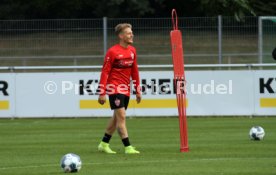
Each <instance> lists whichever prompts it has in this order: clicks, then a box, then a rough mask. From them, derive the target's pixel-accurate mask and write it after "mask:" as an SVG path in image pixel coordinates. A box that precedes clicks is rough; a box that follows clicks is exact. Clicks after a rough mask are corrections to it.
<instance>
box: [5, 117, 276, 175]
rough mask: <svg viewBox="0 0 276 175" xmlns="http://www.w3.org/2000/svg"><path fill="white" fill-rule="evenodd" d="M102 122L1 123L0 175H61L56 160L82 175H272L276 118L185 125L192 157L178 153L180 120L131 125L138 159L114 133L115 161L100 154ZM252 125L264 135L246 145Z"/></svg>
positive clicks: (199, 120) (275, 168) (197, 120)
mask: <svg viewBox="0 0 276 175" xmlns="http://www.w3.org/2000/svg"><path fill="white" fill-rule="evenodd" d="M107 120H108V119H107V118H76V119H13V120H12V119H1V120H0V174H3V175H19V174H20V175H46V174H47V175H48V174H49V175H59V174H64V173H63V172H62V171H61V168H60V167H59V161H60V159H61V157H62V156H63V155H64V154H66V153H69V152H73V153H76V154H78V155H80V157H81V159H82V162H83V165H82V169H81V171H80V172H79V173H77V174H79V175H160V174H161V175H162V174H164V175H179V174H187V175H252V174H258V175H275V174H276V118H275V117H257V118H248V117H218V118H217V117H208V118H204V117H201V118H188V130H189V147H190V152H188V153H180V152H179V133H178V120H177V118H128V119H127V125H128V129H129V135H130V141H131V143H132V144H133V145H134V146H135V147H137V149H138V150H140V151H141V154H140V155H125V154H124V153H123V146H122V143H121V141H120V139H119V137H118V134H117V133H116V134H115V135H114V137H113V138H112V140H111V147H112V148H113V149H114V150H115V151H117V154H116V155H106V154H103V153H99V152H97V145H98V143H99V141H100V139H101V137H102V135H103V133H104V130H103V129H104V128H105V126H106V123H107ZM254 125H260V126H262V127H263V128H264V129H265V131H266V136H265V139H264V140H262V141H251V140H249V138H248V132H249V129H250V128H251V127H252V126H254Z"/></svg>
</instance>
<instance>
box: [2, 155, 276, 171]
mask: <svg viewBox="0 0 276 175" xmlns="http://www.w3.org/2000/svg"><path fill="white" fill-rule="evenodd" d="M238 159H241V160H252V159H254V160H255V159H275V158H273V157H264V158H259V157H258V158H257V157H251V158H250V157H249V158H238V157H232V158H202V159H200V158H199V159H190V160H185V161H221V160H238ZM182 160H184V159H182ZM179 161H181V160H179V159H175V160H148V161H121V162H120V161H119V162H118V161H117V162H98V163H92V162H88V163H85V164H83V165H106V164H127V163H131V164H133V163H161V162H179ZM58 166H59V165H58V164H45V165H26V166H11V167H0V170H7V169H26V168H41V167H58Z"/></svg>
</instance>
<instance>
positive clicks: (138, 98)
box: [131, 52, 142, 103]
mask: <svg viewBox="0 0 276 175" xmlns="http://www.w3.org/2000/svg"><path fill="white" fill-rule="evenodd" d="M131 78H132V83H133V85H134V89H135V91H136V101H137V103H140V101H141V98H142V96H141V89H140V76H139V70H138V65H137V57H136V52H135V55H134V62H133V65H132V70H131Z"/></svg>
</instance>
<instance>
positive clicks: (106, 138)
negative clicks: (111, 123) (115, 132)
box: [102, 133, 112, 143]
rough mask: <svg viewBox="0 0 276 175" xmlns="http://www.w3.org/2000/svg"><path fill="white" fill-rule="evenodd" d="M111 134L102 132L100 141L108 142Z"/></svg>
mask: <svg viewBox="0 0 276 175" xmlns="http://www.w3.org/2000/svg"><path fill="white" fill-rule="evenodd" d="M111 137H112V135H109V134H107V133H104V136H103V139H102V141H103V142H105V143H109V141H110V139H111Z"/></svg>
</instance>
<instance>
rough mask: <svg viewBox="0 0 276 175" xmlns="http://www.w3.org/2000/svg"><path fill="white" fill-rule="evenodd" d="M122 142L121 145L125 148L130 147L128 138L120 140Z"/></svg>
mask: <svg viewBox="0 0 276 175" xmlns="http://www.w3.org/2000/svg"><path fill="white" fill-rule="evenodd" d="M122 142H123V144H124V145H125V147H127V146H129V145H130V143H129V139H128V137H127V138H124V139H122Z"/></svg>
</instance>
